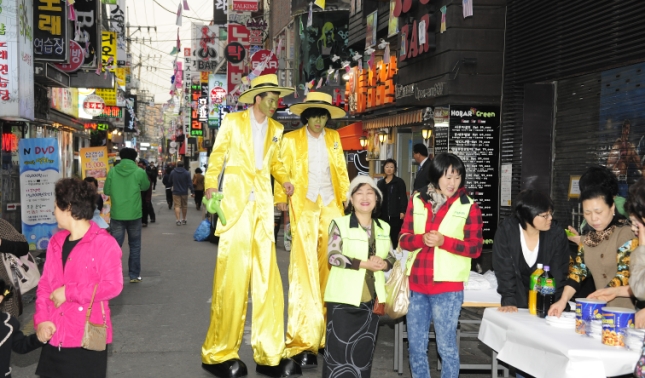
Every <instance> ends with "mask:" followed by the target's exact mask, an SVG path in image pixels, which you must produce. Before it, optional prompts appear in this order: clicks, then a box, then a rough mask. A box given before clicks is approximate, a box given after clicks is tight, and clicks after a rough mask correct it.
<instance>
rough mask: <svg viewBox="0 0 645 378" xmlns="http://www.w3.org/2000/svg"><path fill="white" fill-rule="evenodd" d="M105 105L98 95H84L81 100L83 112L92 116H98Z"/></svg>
mask: <svg viewBox="0 0 645 378" xmlns="http://www.w3.org/2000/svg"><path fill="white" fill-rule="evenodd" d="M104 107H105V101H103V99H102V98H101V97H100V96H97V95H95V94H91V95H89V96H87V97H85V100H84V101H83V110H84V111H85V113H87V114H89V115H91V116H92V117H94V116H98V115H100V114H101V113H103V108H104Z"/></svg>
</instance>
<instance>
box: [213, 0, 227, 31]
mask: <svg viewBox="0 0 645 378" xmlns="http://www.w3.org/2000/svg"><path fill="white" fill-rule="evenodd" d="M227 14H228V0H215V1H214V4H213V23H214V24H215V25H224V24H226V23H228V19H227Z"/></svg>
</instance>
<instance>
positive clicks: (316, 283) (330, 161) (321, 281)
mask: <svg viewBox="0 0 645 378" xmlns="http://www.w3.org/2000/svg"><path fill="white" fill-rule="evenodd" d="M289 109H290V110H291V112H292V113H294V114H296V115H299V116H300V119H301V121H302V123H303V125H305V126H304V127H302V128H300V129H299V130H296V131H292V132H290V133H288V134H285V136H284V138H283V139H282V147H281V153H280V155H281V158H282V161H283V163H284V166H285V168H286V170H287V175H288V176H289V177H290V178H291V179H292V182H293V183H294V185H295V191H294V194H293V196H291V199H290V201H291V203H290V204H289V205H287V201H288V199H287V194H288V193H285V191H284V189H283V188H282V187H280V186H276V187H275V202H276V205H277V206H278V209H279V210H281V211H286V210H287V208H289V216H290V220H291V234H292V236H293V240H292V248H291V261H290V264H289V311H288V321H287V341H286V348H285V351H284V357H286V358H289V357H292V358H293V359H294V360H295V361H296V362H297V363H298V364H299V365H300V366H301V367H302V368H314V367H316V366H317V365H318V361H317V354H318V351H319V350H320V349H321V348H324V346H325V327H326V321H325V303H324V302H323V294H324V292H325V286H326V284H327V277H328V276H329V263H328V262H327V239H328V228H329V224H330V223H331V220H332V219H334V218H338V217H341V216H343V214H344V211H343V209H344V203H343V199H345V198H346V196H347V190H348V188H349V178H348V175H347V164H346V162H345V155H344V154H343V146H342V145H341V143H340V136H339V134H338V132H337V131H336V130H332V129H328V128H326V127H325V125H326V124H327V121H329V120H330V119H335V118H341V117H344V116H345V111H344V110H343V109H341V108H339V107H336V106H333V105H332V97H331V96H330V95H328V94H326V93H323V92H310V93H309V94H308V95H307V98H306V99H305V101H304V102H303V103H300V104H296V105H292V106H291V107H290V108H289Z"/></svg>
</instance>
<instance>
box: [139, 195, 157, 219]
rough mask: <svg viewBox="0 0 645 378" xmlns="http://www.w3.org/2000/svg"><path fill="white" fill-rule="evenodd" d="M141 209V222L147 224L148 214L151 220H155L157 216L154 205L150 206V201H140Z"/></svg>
mask: <svg viewBox="0 0 645 378" xmlns="http://www.w3.org/2000/svg"><path fill="white" fill-rule="evenodd" d="M141 210H142V212H143V217H142V218H141V223H144V224H148V216H150V221H151V222H156V221H157V216H156V215H155V208H154V206H152V202H146V201H141Z"/></svg>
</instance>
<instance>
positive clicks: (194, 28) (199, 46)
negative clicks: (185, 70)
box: [191, 22, 224, 71]
mask: <svg viewBox="0 0 645 378" xmlns="http://www.w3.org/2000/svg"><path fill="white" fill-rule="evenodd" d="M191 37H192V38H191V39H192V46H191V50H192V54H193V61H192V62H193V69H194V70H197V71H214V70H215V69H216V68H217V65H218V64H219V62H220V61H221V60H222V59H224V51H223V45H224V44H223V43H220V41H219V26H217V25H203V24H196V23H194V22H193V23H192V25H191Z"/></svg>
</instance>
